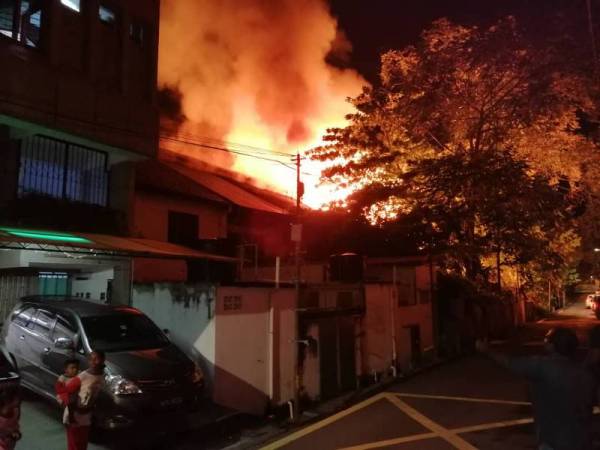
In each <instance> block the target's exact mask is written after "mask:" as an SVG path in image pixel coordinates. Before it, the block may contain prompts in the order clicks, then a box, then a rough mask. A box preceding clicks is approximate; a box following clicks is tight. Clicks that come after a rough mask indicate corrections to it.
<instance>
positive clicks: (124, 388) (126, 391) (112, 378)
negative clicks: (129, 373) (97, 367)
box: [106, 375, 142, 395]
mask: <svg viewBox="0 0 600 450" xmlns="http://www.w3.org/2000/svg"><path fill="white" fill-rule="evenodd" d="M106 384H107V386H108V389H109V390H110V392H112V393H113V394H115V395H135V394H141V393H142V390H141V389H140V388H139V386H138V385H137V384H135V383H134V382H133V381H131V380H128V379H127V378H123V377H122V376H121V375H107V376H106Z"/></svg>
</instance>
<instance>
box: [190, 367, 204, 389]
mask: <svg viewBox="0 0 600 450" xmlns="http://www.w3.org/2000/svg"><path fill="white" fill-rule="evenodd" d="M190 381H191V382H192V383H194V384H204V372H202V369H201V368H200V366H199V365H198V364H196V363H194V369H193V370H192V372H191V373H190Z"/></svg>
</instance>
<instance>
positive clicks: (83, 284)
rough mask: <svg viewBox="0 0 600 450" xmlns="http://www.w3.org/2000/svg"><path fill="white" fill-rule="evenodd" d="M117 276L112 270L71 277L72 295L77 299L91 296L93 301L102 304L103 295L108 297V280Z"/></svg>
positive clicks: (83, 273)
mask: <svg viewBox="0 0 600 450" xmlns="http://www.w3.org/2000/svg"><path fill="white" fill-rule="evenodd" d="M114 276H115V273H114V270H113V269H112V268H110V269H105V270H100V271H98V272H82V273H79V274H75V275H74V276H73V277H71V294H72V295H74V296H77V297H81V298H86V294H87V293H89V294H90V299H91V300H98V301H100V302H102V294H104V296H105V297H106V289H107V286H108V280H112V279H113V278H114Z"/></svg>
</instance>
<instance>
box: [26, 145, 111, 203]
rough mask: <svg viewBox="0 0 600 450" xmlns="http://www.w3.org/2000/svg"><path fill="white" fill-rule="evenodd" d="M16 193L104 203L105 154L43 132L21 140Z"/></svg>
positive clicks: (105, 179) (106, 182)
mask: <svg viewBox="0 0 600 450" xmlns="http://www.w3.org/2000/svg"><path fill="white" fill-rule="evenodd" d="M20 163H21V164H20V169H19V186H18V195H19V197H20V198H23V197H26V196H29V195H42V196H48V197H52V198H58V199H62V200H69V201H73V202H80V203H88V204H92V205H100V206H107V202H108V170H107V155H106V153H103V152H98V151H95V150H91V149H89V148H86V147H82V146H80V145H75V144H70V143H67V142H63V141H58V140H55V139H51V138H48V137H45V136H32V137H29V138H26V139H24V140H22V141H21V158H20Z"/></svg>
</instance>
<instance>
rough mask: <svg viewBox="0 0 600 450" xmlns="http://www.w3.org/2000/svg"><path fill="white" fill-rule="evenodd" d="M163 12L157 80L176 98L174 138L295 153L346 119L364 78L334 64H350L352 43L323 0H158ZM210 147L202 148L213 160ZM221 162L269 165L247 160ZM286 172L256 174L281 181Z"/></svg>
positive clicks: (187, 150)
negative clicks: (177, 121)
mask: <svg viewBox="0 0 600 450" xmlns="http://www.w3.org/2000/svg"><path fill="white" fill-rule="evenodd" d="M161 8H162V11H161V24H160V26H161V32H160V50H159V80H160V83H161V85H162V87H163V88H168V89H170V90H171V91H175V92H179V93H180V94H181V113H182V116H183V117H185V118H186V119H187V120H186V121H184V123H183V124H181V125H180V124H178V126H179V128H178V131H177V132H178V133H179V136H181V135H185V136H192V137H194V138H195V139H196V140H197V139H204V138H208V139H222V140H225V141H228V142H234V143H238V144H244V145H249V146H254V147H260V148H269V149H272V150H277V151H289V152H294V153H295V152H296V151H298V150H303V149H305V148H307V147H310V146H313V145H316V144H318V143H319V142H320V139H321V136H322V135H323V134H324V133H325V131H326V129H327V128H328V127H332V126H340V125H343V124H344V116H345V115H346V114H347V113H349V112H350V111H351V106H350V105H349V104H348V103H347V101H346V98H347V97H351V96H355V95H357V94H358V93H359V92H360V90H361V88H362V86H363V85H364V84H365V81H364V80H363V79H362V78H361V77H360V76H359V75H358V74H357V73H356V72H355V71H353V70H349V69H342V68H340V67H339V65H338V66H334V65H333V64H332V63H331V62H336V61H346V60H347V57H348V54H349V52H350V51H351V45H350V43H349V41H348V40H347V39H346V37H345V35H344V34H343V32H342V31H341V30H339V29H338V24H337V21H336V20H335V18H334V17H332V15H331V13H330V11H329V8H328V5H327V3H326V1H325V0H163V2H162V6H161ZM175 150H176V151H180V152H185V153H188V154H189V153H195V155H194V156H198V157H200V154H201V153H202V150H201V149H198V148H196V149H190V148H188V147H185V146H183V147H181V146H180V148H177V149H175ZM214 153H218V152H211V153H210V154H209V153H206V152H205V154H206V155H209V158H210V159H211V160H212V161H214V157H215V154H214ZM222 163H223V164H229V165H232V166H234V168H237V169H240V170H246V171H248V170H249V171H254V172H255V173H256V170H262V171H263V172H264V171H265V167H264V166H262V169H257V167H254V166H253V165H252V164H253V163H252V162H251V161H247V160H246V159H244V158H238V159H236V160H235V161H227V160H226V161H223V162H222ZM257 163H258V162H256V161H255V162H254V164H257ZM270 169H271V167H269V170H270ZM283 169H284V170H285V168H283ZM284 174H285V175H284ZM289 175H290V174H289V173H287V172H284V173H279V174H278V173H277V172H276V171H273V173H269V174H266V173H263V175H262V176H261V178H271V179H270V180H266V181H269V182H271V184H273V182H274V183H275V184H279V185H285V183H286V182H287V179H289V178H290V177H289ZM272 178H286V179H285V180H283V179H282V180H277V179H274V180H273V179H272ZM280 181H281V182H280Z"/></svg>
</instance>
